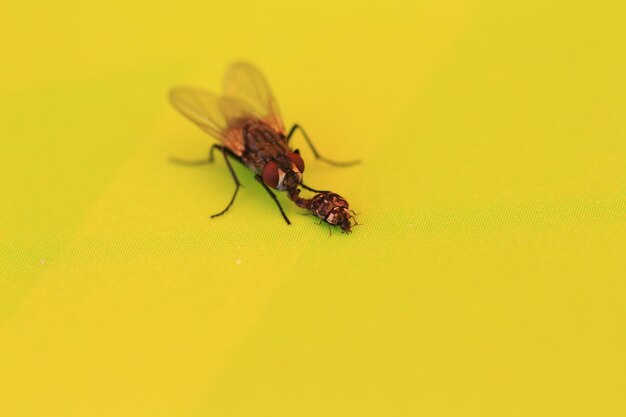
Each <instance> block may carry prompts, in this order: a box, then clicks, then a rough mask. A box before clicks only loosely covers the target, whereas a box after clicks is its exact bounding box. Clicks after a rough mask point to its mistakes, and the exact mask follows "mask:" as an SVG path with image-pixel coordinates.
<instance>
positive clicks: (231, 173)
mask: <svg viewBox="0 0 626 417" xmlns="http://www.w3.org/2000/svg"><path fill="white" fill-rule="evenodd" d="M216 146H217V147H218V148H219V149H220V150H221V151H222V154H223V155H224V161H226V165H228V170H229V171H230V175H232V176H233V180H234V181H235V193H234V194H233V198H231V199H230V203H228V205H227V206H226V208H225V209H224V210H222V211H220V212H219V213H217V214H214V215H212V216H211V218H215V217H217V216H221V215H222V214H224V213H226V212H227V211H228V209H229V208H230V206H232V205H233V203H234V202H235V197H237V192H238V191H239V187H241V183H240V182H239V179H238V178H237V174H235V170H234V169H233V167H232V166H231V165H230V161H229V160H228V155H229V153H228V151H227V150H226V149H225V148H222V147H221V146H219V145H213V148H211V151H213V149H214V147H216ZM209 160H210V161H211V162H212V160H213V154H211V155H210V156H209Z"/></svg>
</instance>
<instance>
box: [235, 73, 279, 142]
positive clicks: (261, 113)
mask: <svg viewBox="0 0 626 417" xmlns="http://www.w3.org/2000/svg"><path fill="white" fill-rule="evenodd" d="M223 93H224V96H226V97H232V98H233V99H235V100H236V101H238V102H243V103H246V105H247V106H248V110H249V111H250V112H251V113H252V115H253V116H254V117H256V118H258V119H260V120H263V121H264V122H265V123H267V124H268V125H270V126H271V127H272V128H274V130H276V131H277V132H280V133H283V134H284V133H285V126H284V124H283V121H282V118H281V117H280V111H279V109H278V104H277V103H276V99H275V98H274V95H273V94H272V90H270V87H269V84H268V83H267V81H266V80H265V77H263V74H261V72H260V71H259V70H258V69H256V68H255V67H254V66H253V65H251V64H249V63H247V62H235V63H234V64H232V65H231V66H230V68H229V69H228V70H227V71H226V75H225V77H224V84H223Z"/></svg>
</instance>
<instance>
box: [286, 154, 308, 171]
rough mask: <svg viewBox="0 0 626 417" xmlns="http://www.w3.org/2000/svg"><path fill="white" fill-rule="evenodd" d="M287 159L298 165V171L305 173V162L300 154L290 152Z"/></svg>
mask: <svg viewBox="0 0 626 417" xmlns="http://www.w3.org/2000/svg"><path fill="white" fill-rule="evenodd" d="M287 158H289V159H290V160H291V162H293V163H294V164H295V165H296V167H298V171H300V172H304V160H303V159H302V157H301V156H300V154H298V153H295V152H290V153H288V154H287Z"/></svg>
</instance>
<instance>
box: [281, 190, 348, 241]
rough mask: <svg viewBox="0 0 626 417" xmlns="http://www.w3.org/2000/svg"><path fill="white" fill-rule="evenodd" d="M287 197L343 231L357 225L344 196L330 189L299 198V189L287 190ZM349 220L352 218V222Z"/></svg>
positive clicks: (346, 231)
mask: <svg viewBox="0 0 626 417" xmlns="http://www.w3.org/2000/svg"><path fill="white" fill-rule="evenodd" d="M289 198H290V199H291V200H292V201H293V202H294V203H296V205H297V206H298V207H301V208H304V209H307V210H309V211H310V212H311V213H312V214H314V215H315V216H317V217H319V218H320V219H322V221H325V222H326V223H328V224H330V225H332V226H339V227H340V228H341V230H342V231H343V232H344V233H350V232H351V231H352V227H353V226H356V225H358V224H359V223H357V222H356V219H355V218H354V216H353V215H354V211H352V210H350V205H349V204H348V202H347V201H346V199H345V198H343V197H342V196H340V195H339V194H335V193H332V192H330V191H320V192H319V193H317V194H315V195H314V196H313V198H310V199H307V198H301V197H300V190H298V189H295V190H293V191H290V192H289ZM351 220H354V224H352V222H351Z"/></svg>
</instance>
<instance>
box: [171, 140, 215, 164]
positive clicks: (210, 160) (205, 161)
mask: <svg viewBox="0 0 626 417" xmlns="http://www.w3.org/2000/svg"><path fill="white" fill-rule="evenodd" d="M216 149H217V150H219V151H223V150H224V148H223V147H222V146H220V145H218V144H214V145H213V146H211V149H210V150H209V157H208V158H207V159H198V160H187V159H179V158H176V157H171V158H170V162H173V163H175V164H179V165H187V166H199V165H206V164H211V163H213V151H215V150H216Z"/></svg>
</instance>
